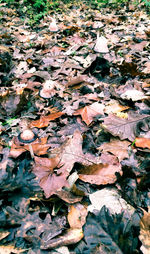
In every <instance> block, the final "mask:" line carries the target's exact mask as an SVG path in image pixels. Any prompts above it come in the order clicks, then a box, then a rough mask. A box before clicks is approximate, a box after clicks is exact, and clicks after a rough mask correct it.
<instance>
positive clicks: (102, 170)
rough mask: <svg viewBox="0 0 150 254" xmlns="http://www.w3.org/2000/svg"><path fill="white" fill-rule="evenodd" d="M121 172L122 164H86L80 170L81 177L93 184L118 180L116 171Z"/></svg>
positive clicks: (110, 182)
mask: <svg viewBox="0 0 150 254" xmlns="http://www.w3.org/2000/svg"><path fill="white" fill-rule="evenodd" d="M117 172H118V173H121V165H120V164H119V163H118V164H117V165H110V164H102V163H100V164H94V165H91V166H85V167H84V168H83V169H82V170H81V171H80V172H79V179H80V180H82V181H84V182H88V183H91V184H96V185H100V184H112V183H114V182H115V181H116V180H117V177H116V173H117Z"/></svg>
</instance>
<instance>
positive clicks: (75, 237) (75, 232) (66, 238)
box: [41, 228, 84, 250]
mask: <svg viewBox="0 0 150 254" xmlns="http://www.w3.org/2000/svg"><path fill="white" fill-rule="evenodd" d="M83 236H84V235H83V231H82V229H81V228H70V229H68V230H67V231H66V233H65V234H63V236H59V237H57V238H54V239H52V240H50V241H48V242H45V243H44V244H43V245H42V246H41V249H42V250H46V249H53V248H57V247H60V246H64V245H70V244H75V243H77V242H79V241H80V240H81V239H82V238H83Z"/></svg>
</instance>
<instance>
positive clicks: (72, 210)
mask: <svg viewBox="0 0 150 254" xmlns="http://www.w3.org/2000/svg"><path fill="white" fill-rule="evenodd" d="M87 214H88V211H87V208H86V207H85V206H83V205H82V204H80V203H77V204H74V205H71V206H70V207H69V213H68V222H69V225H70V227H71V228H82V226H83V225H84V224H85V222H86V216H87Z"/></svg>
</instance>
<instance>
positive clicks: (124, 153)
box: [98, 139, 130, 161]
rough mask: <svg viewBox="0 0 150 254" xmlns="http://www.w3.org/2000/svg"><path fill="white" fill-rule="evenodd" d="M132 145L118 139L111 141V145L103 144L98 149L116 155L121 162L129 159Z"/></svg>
mask: <svg viewBox="0 0 150 254" xmlns="http://www.w3.org/2000/svg"><path fill="white" fill-rule="evenodd" d="M129 145H130V143H129V142H128V141H120V140H117V139H114V140H111V141H110V142H109V143H104V144H102V145H101V146H100V147H99V148H98V149H99V150H102V151H103V152H110V153H112V154H114V155H116V156H117V157H118V159H119V161H122V160H123V159H124V158H128V147H129Z"/></svg>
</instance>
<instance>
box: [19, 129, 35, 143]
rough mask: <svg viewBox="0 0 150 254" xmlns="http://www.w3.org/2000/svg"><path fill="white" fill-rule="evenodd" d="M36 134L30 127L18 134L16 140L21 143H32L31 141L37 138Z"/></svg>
mask: <svg viewBox="0 0 150 254" xmlns="http://www.w3.org/2000/svg"><path fill="white" fill-rule="evenodd" d="M37 137H38V136H37V134H36V133H34V132H33V131H32V130H30V129H26V130H24V131H22V132H21V133H20V134H19V135H18V140H19V141H20V142H21V143H27V144H29V143H32V142H33V141H35V140H36V139H37Z"/></svg>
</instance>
